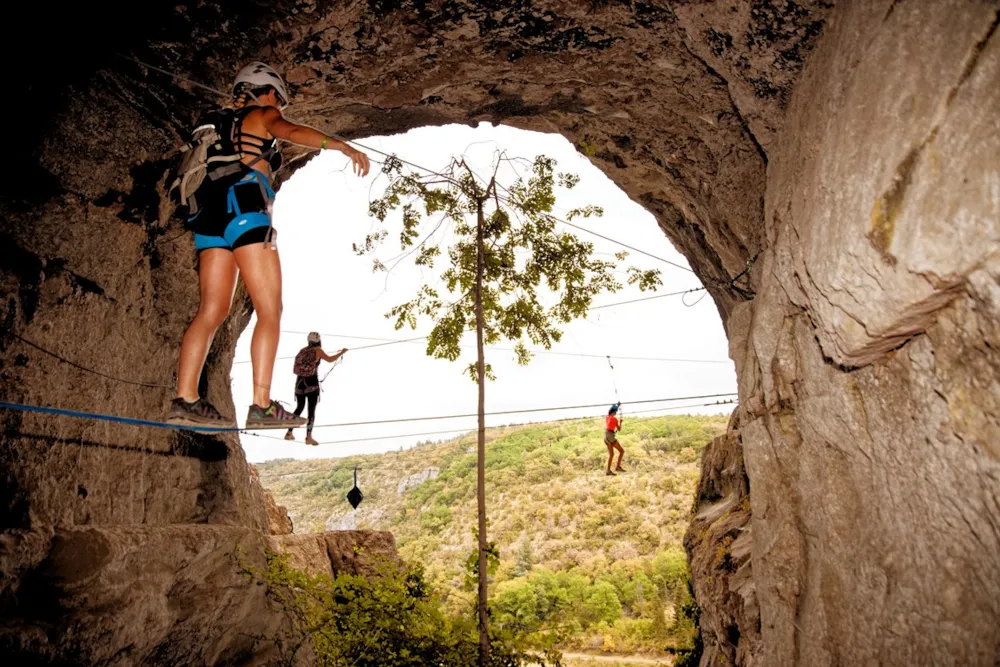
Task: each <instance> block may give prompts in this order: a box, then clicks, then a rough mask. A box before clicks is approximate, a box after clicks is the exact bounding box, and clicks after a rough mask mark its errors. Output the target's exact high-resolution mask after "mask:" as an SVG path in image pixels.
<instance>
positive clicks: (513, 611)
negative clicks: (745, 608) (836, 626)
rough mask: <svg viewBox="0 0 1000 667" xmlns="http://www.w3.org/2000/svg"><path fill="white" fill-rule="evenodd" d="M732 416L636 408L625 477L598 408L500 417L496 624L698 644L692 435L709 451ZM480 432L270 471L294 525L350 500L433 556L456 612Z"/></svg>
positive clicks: (318, 520)
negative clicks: (539, 417)
mask: <svg viewBox="0 0 1000 667" xmlns="http://www.w3.org/2000/svg"><path fill="white" fill-rule="evenodd" d="M726 423H727V418H726V417H723V416H719V417H703V416H685V415H680V416H670V417H654V418H630V419H629V420H628V421H627V423H626V426H625V428H624V429H623V431H622V432H621V434H620V441H621V442H622V445H623V446H624V448H625V452H626V454H625V465H626V467H628V468H629V472H628V473H627V474H626V475H623V476H620V477H605V476H604V474H603V467H604V464H605V462H606V461H607V449H606V448H605V446H604V444H603V435H604V432H603V423H602V420H601V419H600V418H595V419H592V420H581V421H576V422H558V423H551V424H535V425H531V426H519V427H498V428H494V429H490V430H489V431H488V432H487V439H488V444H487V456H486V476H487V480H489V483H488V484H487V497H488V504H489V507H490V514H489V520H490V523H489V525H490V536H491V538H492V539H493V540H494V544H493V546H492V547H491V551H490V553H491V556H490V559H489V562H490V569H489V574H490V577H491V580H490V593H491V600H492V601H491V627H493V628H494V629H496V630H497V631H500V629H501V628H502V629H503V630H504V631H507V630H510V631H512V632H516V633H524V636H526V640H525V641H527V642H528V645H530V646H532V647H534V648H536V649H537V650H542V649H544V648H546V647H549V646H551V645H553V643H557V644H558V645H559V646H560V647H561V648H563V649H565V650H574V651H578V650H593V649H595V648H602V647H603V648H606V649H608V650H613V651H617V652H629V651H645V652H649V651H663V650H667V649H669V650H682V649H685V647H686V648H692V647H693V646H694V641H695V639H694V637H695V624H694V621H693V620H692V618H691V615H690V614H686V613H685V610H690V609H691V607H690V604H691V602H692V598H691V593H690V590H689V587H688V576H689V574H688V566H687V558H686V555H685V553H684V550H683V548H682V547H681V539H682V538H683V535H684V531H685V530H686V528H687V523H688V521H689V520H690V513H689V511H690V505H691V502H692V499H693V497H694V489H695V483H696V481H697V478H698V474H699V465H698V463H697V461H687V460H686V457H685V456H683V454H682V452H683V450H684V449H685V448H687V447H691V448H692V449H694V450H695V452H696V453H697V454H700V452H701V449H702V447H703V446H704V445H705V444H706V443H707V442H708V441H710V440H711V439H712V438H713V437H714V436H715V435H718V434H720V433H722V432H724V431H725V428H726ZM474 440H475V436H474V434H470V435H466V436H463V437H461V438H456V439H454V440H451V441H447V442H444V443H440V444H428V445H421V446H418V447H415V448H413V449H411V450H407V451H404V452H401V453H398V454H397V453H395V452H393V453H391V454H386V455H383V456H381V457H380V456H366V457H352V459H351V466H352V470H349V471H347V473H349V474H345V475H344V477H343V480H342V482H340V479H341V478H340V477H339V473H330V472H318V470H320V469H322V468H324V467H330V466H331V463H330V462H325V461H294V462H285V463H280V464H279V463H273V462H269V463H266V464H262V465H261V466H259V471H260V476H261V479H262V481H263V483H264V485H265V486H267V487H268V488H270V489H271V490H272V491H273V492H274V493H275V495H276V498H277V500H278V502H279V503H281V504H282V505H285V506H287V507H288V508H289V510H290V512H291V513H292V516H293V518H294V520H295V526H296V530H297V531H302V530H323V528H324V524H325V523H326V521H327V520H328V519H333V520H337V519H339V518H340V517H342V516H345V515H347V514H348V513H352V514H353V515H354V516H355V517H357V519H358V521H359V525H360V526H361V527H370V528H374V529H387V530H391V531H392V532H393V533H394V535H395V536H396V541H397V545H398V546H399V549H400V553H401V554H402V555H403V556H404V557H405V558H407V559H408V560H410V561H413V562H421V563H424V564H425V568H426V578H427V580H428V581H429V582H430V583H431V584H432V585H433V586H434V588H435V589H436V590H440V591H442V595H443V596H444V598H445V602H443V603H442V604H443V605H444V607H445V608H446V609H447V610H448V611H449V613H451V614H469V613H470V607H469V600H470V596H469V593H468V592H467V591H468V590H469V589H467V588H466V578H467V577H470V576H471V577H472V581H474V578H475V569H474V568H475V565H476V562H477V561H476V559H475V558H474V553H475V542H476V540H475V535H474V531H470V530H469V527H470V526H473V525H475V493H474V489H475V477H476V475H475V454H474V453H472V452H471V451H470V448H471V447H472V446H473V444H474ZM388 457H391V458H388ZM383 461H391V464H390V465H388V466H387V465H385V464H384V463H383ZM354 464H357V465H358V466H359V467H360V470H361V479H360V485H361V487H362V489H363V490H364V491H365V494H366V496H368V495H370V494H374V493H378V494H380V496H379V497H380V500H379V502H378V504H377V505H375V504H372V505H367V506H366V505H362V506H361V509H359V510H358V511H357V512H354V510H352V509H351V508H350V506H349V505H347V504H346V502H345V501H344V500H343V495H344V493H346V492H347V490H348V489H349V488H350V485H351V483H352V481H353V480H352V474H353V465H354ZM334 465H337V466H339V465H341V463H340V462H339V461H337V462H336V463H335V464H334ZM432 466H433V467H435V468H437V469H438V470H440V474H439V475H438V477H437V478H436V479H429V480H427V481H426V482H424V483H423V484H421V485H420V486H418V487H415V488H409V489H407V490H406V491H405V492H404V493H403V494H402V495H398V494H397V492H396V488H397V486H398V484H399V482H400V480H402V479H403V478H406V477H408V476H410V475H414V474H417V473H420V472H422V471H425V470H426V469H427V468H429V467H432ZM310 470H312V471H313V472H309V471H310ZM366 470H368V471H370V472H365V471H366ZM289 472H297V473H302V474H299V475H293V476H289V475H286V474H285V473H289ZM276 475H283V476H280V477H279V476H276ZM330 479H337V480H338V483H341V486H340V487H334V488H333V489H331V490H330V491H329V492H323V493H318V492H316V489H317V481H316V480H322V481H323V482H324V483H325V482H326V480H330ZM366 512H367V513H366ZM369 517H370V518H369ZM444 517H450V518H449V519H448V520H447V521H445V520H444ZM369 521H370V523H369ZM467 556H473V557H472V558H467ZM612 592H613V595H614V598H615V599H616V600H617V605H616V604H615V600H612ZM470 664H474V663H470Z"/></svg>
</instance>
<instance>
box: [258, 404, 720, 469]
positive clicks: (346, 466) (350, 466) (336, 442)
mask: <svg viewBox="0 0 1000 667" xmlns="http://www.w3.org/2000/svg"><path fill="white" fill-rule="evenodd" d="M735 403H736V401H735V400H729V401H716V402H715V403H697V404H692V405H675V406H672V407H669V408H655V409H653V410H639V411H636V412H635V413H633V414H637V415H638V414H647V413H649V412H658V411H660V410H683V409H687V408H700V407H713V406H717V405H730V404H735ZM596 419H599V417H570V418H567V419H554V420H552V421H548V422H524V423H520V424H507V425H505V426H488V427H487V429H486V430H487V431H495V430H499V429H507V428H518V427H524V426H544V425H546V424H553V423H560V422H582V421H590V420H596ZM474 430H475V428H474V427H472V428H466V429H458V430H453V431H428V432H424V433H409V434H399V435H395V436H379V437H371V438H354V439H350V440H331V441H328V442H321V443H319V444H321V445H340V444H353V443H357V442H369V441H372V440H386V439H390V438H404V437H419V436H425V435H443V434H447V433H469V434H471V433H472V432H473V431H474ZM249 435H255V434H249ZM257 437H260V438H267V439H269V440H284V438H278V437H275V436H267V435H257ZM430 444H432V445H435V444H444V443H430ZM456 445H460V443H456ZM411 449H412V448H411ZM388 453H389V452H385V453H383V454H356V455H353V456H352V457H349V458H351V459H353V458H354V457H356V456H384V455H385V454H388ZM415 465H423V464H421V463H420V462H419V461H413V462H408V463H404V462H402V461H399V462H394V463H391V464H380V465H372V466H365V465H360V464H357V463H354V462H351V463H345V464H342V465H338V466H334V467H332V468H315V469H312V470H299V471H295V472H286V473H274V474H271V473H268V472H267V471H261V470H260V468H259V467H258V468H257V469H258V472H259V473H260V476H261V478H264V477H267V478H268V479H271V478H275V477H291V476H294V475H310V474H314V473H321V472H335V471H337V470H351V469H353V468H355V467H357V468H358V469H359V470H398V469H403V468H410V467H413V466H415Z"/></svg>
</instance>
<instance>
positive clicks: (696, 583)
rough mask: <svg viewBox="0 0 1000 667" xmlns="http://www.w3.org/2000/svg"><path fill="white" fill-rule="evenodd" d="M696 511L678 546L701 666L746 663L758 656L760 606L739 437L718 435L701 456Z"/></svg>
mask: <svg viewBox="0 0 1000 667" xmlns="http://www.w3.org/2000/svg"><path fill="white" fill-rule="evenodd" d="M696 506H697V510H698V511H697V513H696V514H695V516H694V518H693V519H692V521H691V525H690V527H689V528H688V532H687V535H685V538H684V547H685V548H686V549H687V551H688V555H689V559H690V563H691V581H692V584H693V587H694V593H695V598H696V599H697V601H698V603H699V605H700V607H701V611H700V616H699V626H700V627H701V634H702V642H703V644H704V645H705V649H704V652H703V654H702V659H703V661H704V663H705V664H707V665H716V664H722V665H736V664H741V665H742V664H748V663H750V662H752V661H753V657H754V655H756V654H758V653H759V652H760V649H761V646H760V608H759V605H758V603H757V594H756V589H755V581H754V577H753V561H752V559H751V549H752V547H753V532H752V530H751V526H750V519H751V514H750V484H749V481H748V480H747V473H746V468H745V467H744V465H743V449H742V447H741V446H740V438H739V435H738V434H737V433H736V432H735V431H732V432H730V433H727V434H726V435H723V436H719V437H718V438H716V439H715V440H713V441H712V443H711V444H709V445H708V447H706V448H705V450H704V452H703V454H702V474H701V480H700V481H699V483H698V491H697V503H696Z"/></svg>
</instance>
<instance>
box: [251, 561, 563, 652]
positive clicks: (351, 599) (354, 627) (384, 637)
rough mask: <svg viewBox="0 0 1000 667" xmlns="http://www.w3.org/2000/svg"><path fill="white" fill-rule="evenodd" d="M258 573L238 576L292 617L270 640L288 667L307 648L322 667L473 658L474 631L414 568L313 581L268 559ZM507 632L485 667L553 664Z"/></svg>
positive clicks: (494, 641)
mask: <svg viewBox="0 0 1000 667" xmlns="http://www.w3.org/2000/svg"><path fill="white" fill-rule="evenodd" d="M266 558H267V567H266V568H265V569H264V570H258V569H256V568H253V567H250V566H247V565H246V564H244V565H243V567H244V573H245V574H246V575H247V576H248V577H251V578H253V579H255V580H256V581H258V582H259V583H260V584H261V585H263V586H266V588H267V595H268V598H269V599H270V600H271V602H272V603H273V604H275V605H276V606H278V607H279V608H280V609H282V610H283V611H284V612H286V614H287V615H288V616H289V617H290V618H291V626H290V627H289V628H287V629H286V630H285V631H284V632H283V634H282V635H281V636H280V637H279V638H278V639H277V640H276V648H277V649H278V652H279V654H280V655H281V657H282V661H283V662H285V663H286V664H294V661H295V657H296V655H297V654H298V653H299V652H300V651H301V650H302V649H303V648H304V647H306V646H307V645H311V647H312V649H313V651H314V652H315V655H316V662H315V664H317V665H319V666H320V667H348V666H356V667H386V666H392V667H411V666H412V667H422V666H424V665H440V666H441V667H467V666H468V665H471V664H475V661H476V656H477V652H478V639H477V636H476V627H475V624H474V623H473V622H470V621H469V620H467V619H466V618H465V617H461V616H450V615H448V614H446V613H445V612H444V611H443V609H442V607H441V603H440V600H439V599H438V598H437V597H436V596H435V595H433V593H432V592H431V588H430V586H429V585H428V582H427V581H426V579H425V578H424V575H423V573H422V572H421V571H420V570H419V569H415V568H407V567H405V566H403V565H402V564H400V563H391V562H387V561H384V560H383V561H381V562H379V563H378V564H377V565H376V567H375V572H374V573H373V574H372V575H369V576H360V575H350V574H340V575H338V576H336V577H330V576H329V575H322V574H320V575H315V576H311V575H309V574H306V573H304V572H301V571H299V570H295V569H293V568H291V567H289V565H288V561H287V556H285V555H277V554H274V553H268V554H267V555H266ZM524 645H525V642H524V638H523V637H521V636H518V635H517V634H516V633H515V632H513V631H511V630H510V629H505V630H502V631H501V630H499V629H498V630H495V631H494V632H493V633H491V646H492V652H491V656H490V657H491V659H490V665H491V667H520V666H521V665H542V666H543V667H544V666H545V665H552V666H553V667H558V665H559V664H560V663H559V655H558V653H551V652H550V653H549V654H548V655H537V654H532V653H531V652H529V651H528V650H526V649H525V648H524Z"/></svg>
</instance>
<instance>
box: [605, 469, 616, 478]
mask: <svg viewBox="0 0 1000 667" xmlns="http://www.w3.org/2000/svg"><path fill="white" fill-rule="evenodd" d="M605 474H607V475H611V476H612V477H614V476H615V474H614V473H613V472H611V471H610V470H609V471H608V472H607V473H605Z"/></svg>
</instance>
